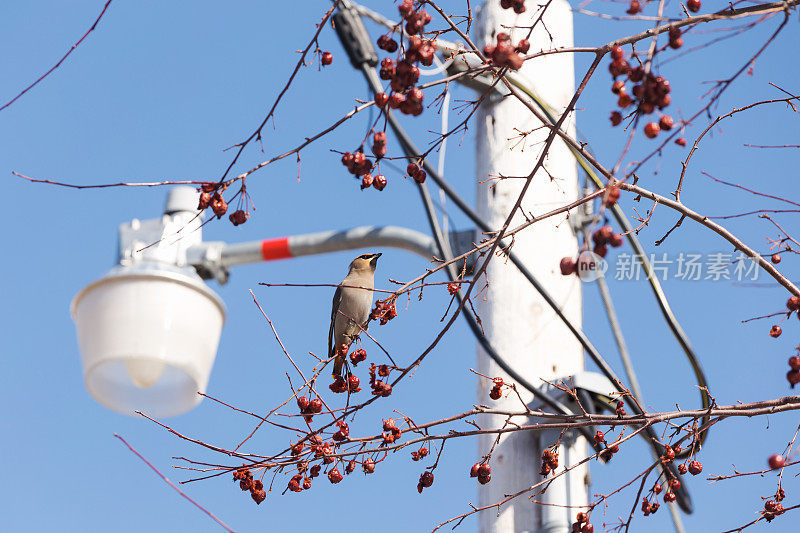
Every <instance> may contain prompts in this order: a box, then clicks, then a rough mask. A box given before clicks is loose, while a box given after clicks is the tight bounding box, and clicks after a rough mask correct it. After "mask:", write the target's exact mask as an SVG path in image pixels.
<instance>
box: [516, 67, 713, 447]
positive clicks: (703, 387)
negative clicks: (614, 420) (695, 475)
mask: <svg viewBox="0 0 800 533" xmlns="http://www.w3.org/2000/svg"><path fill="white" fill-rule="evenodd" d="M511 83H512V84H514V85H515V86H516V87H518V88H519V89H520V90H522V91H523V92H524V93H525V94H526V95H527V96H528V97H529V98H530V99H531V100H533V102H534V103H535V104H536V105H537V107H539V109H540V110H541V111H542V113H544V115H545V116H546V117H547V118H548V120H550V121H551V122H553V123H555V118H554V116H553V113H552V110H551V109H550V108H549V107H548V106H547V104H546V103H545V102H544V101H543V100H542V99H541V98H539V97H538V96H537V95H536V94H535V93H534V92H533V91H531V90H530V89H528V88H527V87H525V86H524V85H522V84H521V83H519V82H518V81H512V82H511ZM567 147H568V148H569V149H570V151H571V152H572V154H573V156H574V157H575V159H576V160H577V161H578V164H579V165H580V166H581V168H582V169H583V170H584V172H586V175H587V176H588V177H589V179H590V180H591V181H592V183H594V185H595V187H597V188H602V187H604V186H605V185H604V184H603V182H602V181H601V180H600V177H599V176H598V175H597V173H596V172H595V171H594V169H593V168H592V167H591V165H589V162H588V161H586V160H585V159H584V158H583V155H582V154H581V153H580V152H578V151H577V150H575V148H574V147H572V146H571V145H567ZM611 213H612V214H613V215H614V218H615V219H616V221H617V223H618V224H619V226H620V228H621V229H622V230H623V232H624V233H625V237H626V239H627V240H628V243H629V244H630V245H631V247H632V248H633V251H634V253H635V254H636V256H637V257H638V258H639V261H640V262H641V264H642V267H643V269H644V271H645V274H646V275H647V281H648V283H649V284H650V288H651V290H652V291H653V294H654V295H655V297H656V301H657V302H658V306H659V308H660V309H661V313H662V315H663V316H664V320H665V321H666V322H667V325H668V326H669V328H670V330H671V331H672V334H673V335H674V337H675V339H676V340H677V341H678V344H679V345H680V346H681V349H682V350H683V353H684V354H685V355H686V358H687V359H688V360H689V364H690V365H691V366H692V371H693V372H694V375H695V379H696V380H697V385H698V387H699V389H700V399H701V402H702V405H703V409H709V408H710V407H711V397H710V395H709V393H708V381H707V380H706V376H705V372H704V371H703V367H702V365H701V364H700V360H699V359H698V357H697V354H696V353H695V351H694V348H692V345H691V343H690V342H689V338H688V337H687V336H686V333H685V332H684V331H683V328H682V327H681V325H680V324H679V323H678V319H677V318H675V314H674V313H673V312H672V308H671V307H670V305H669V301H668V300H667V296H666V294H664V289H663V288H662V287H661V283H660V282H659V281H658V276H657V275H655V272H654V271H653V265H652V264H651V263H650V260H649V258H648V257H647V254H646V253H645V250H644V247H643V246H642V243H641V241H639V238H638V237H637V236H636V234H635V232H634V231H633V226H631V223H630V222H629V221H628V217H626V216H625V213H624V212H623V211H622V208H621V207H619V205H617V204H615V205H614V206H613V207H611ZM708 420H709V418H708V416H705V417H703V421H704V423H706V422H708ZM707 434H708V432H707V431H705V432H703V433H701V434H700V437H699V441H700V445H702V444H704V443H705V441H706V438H707V436H708V435H707ZM689 452H690V450H686V452H683V453H681V454H678V455H676V457H679V458H680V457H686V454H688V453H689Z"/></svg>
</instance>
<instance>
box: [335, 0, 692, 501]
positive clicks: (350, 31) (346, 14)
mask: <svg viewBox="0 0 800 533" xmlns="http://www.w3.org/2000/svg"><path fill="white" fill-rule="evenodd" d="M340 15H341V16H340ZM333 19H334V24H335V28H336V32H337V34H338V36H339V38H340V40H341V41H342V45H343V46H344V48H345V50H346V51H347V53H348V56H349V57H350V62H351V63H352V64H353V66H355V67H356V68H357V69H359V70H361V71H362V73H363V74H364V76H365V77H366V78H367V81H368V82H369V83H370V85H371V86H372V88H373V91H374V92H376V93H377V92H382V90H383V87H381V85H380V83H379V82H378V81H377V73H376V72H375V70H374V66H375V65H376V64H377V54H376V53H375V51H374V48H373V47H372V42H371V41H370V40H369V36H368V34H367V32H366V28H364V25H363V23H362V21H361V19H360V17H359V16H358V14H357V13H356V12H355V10H353V9H352V8H350V6H349V3H345V4H344V5H340V9H339V11H338V12H337V13H336V14H335V15H334V17H333ZM351 39H353V40H358V42H353V41H351ZM386 115H387V119H388V122H389V125H390V126H391V128H392V130H393V132H394V133H395V135H396V136H397V137H398V140H399V141H400V144H401V146H402V147H403V150H404V151H405V152H406V156H407V157H408V158H414V159H418V158H419V156H420V152H419V150H418V149H417V148H416V146H415V145H414V144H413V142H412V141H411V139H410V138H409V137H408V135H407V134H406V133H405V131H404V130H403V128H402V127H401V126H400V125H399V123H398V122H397V120H396V119H395V118H394V116H393V115H392V114H391V113H388V112H387V113H386ZM422 167H423V168H424V169H425V171H426V172H427V174H428V176H429V177H430V178H431V179H432V180H433V181H434V183H436V185H437V186H439V187H440V188H441V189H442V190H443V191H444V192H445V194H446V195H447V196H448V197H449V198H450V199H451V200H452V201H453V203H455V204H456V205H457V206H458V207H459V209H461V210H462V212H464V214H465V215H467V217H468V218H470V220H472V221H473V222H474V223H475V224H476V225H477V226H478V227H479V228H480V229H481V231H483V232H484V233H491V231H492V230H491V228H490V227H489V225H488V224H487V223H486V222H485V221H484V220H483V219H482V218H481V217H480V216H478V214H477V213H476V212H475V211H473V209H472V208H471V207H470V206H469V205H467V203H466V202H465V201H464V200H463V199H462V198H461V197H460V196H459V195H458V193H456V192H455V191H454V190H453V189H452V188H451V187H450V185H449V184H448V183H447V182H446V181H444V179H442V177H441V176H439V175H438V172H437V171H436V169H434V168H433V166H432V165H431V164H430V163H428V162H427V161H425V160H423V161H422ZM428 198H429V197H428ZM423 199H424V196H423ZM423 203H425V202H423ZM430 220H431V215H429V221H430ZM436 227H438V222H437V223H436ZM435 238H436V239H437V246H439V247H440V249H441V238H440V236H438V235H435ZM498 249H500V250H502V248H498ZM502 252H503V253H504V254H505V255H506V256H507V257H508V258H509V260H510V261H511V262H512V263H513V264H514V265H515V266H516V267H517V269H518V270H519V271H520V273H521V274H522V275H523V276H524V277H525V278H526V279H527V280H528V282H529V283H530V284H531V285H533V287H534V288H535V289H536V291H537V292H538V293H539V294H540V295H541V296H542V298H543V299H544V300H545V302H546V303H547V304H548V305H549V306H550V307H551V309H552V310H553V311H554V312H555V313H556V315H557V316H558V317H559V319H561V321H562V322H563V323H564V324H565V325H566V326H567V328H568V329H569V330H570V332H571V333H572V335H573V336H574V337H575V338H576V339H577V340H578V342H579V343H580V344H581V345H582V346H583V348H584V350H585V351H586V353H587V354H588V355H589V357H590V358H591V359H592V361H594V363H595V364H596V365H597V366H598V368H599V369H600V371H601V372H602V373H603V374H604V375H605V376H606V377H607V378H608V379H609V380H610V381H611V382H612V384H613V385H614V386H615V387H616V388H617V390H618V392H620V393H622V392H624V390H623V387H622V386H621V383H622V382H621V381H620V380H619V378H618V377H617V376H616V374H615V373H614V371H613V369H612V368H611V367H610V366H609V365H608V363H607V362H606V361H605V359H603V357H602V355H600V353H599V352H598V351H597V349H596V348H595V347H594V345H592V343H591V342H590V341H589V339H588V337H586V335H585V334H584V333H583V331H582V330H581V329H580V328H578V327H577V326H576V325H575V324H574V323H573V322H572V321H571V320H569V318H568V317H567V316H566V315H564V313H563V311H562V310H561V308H560V306H559V305H558V303H557V302H556V301H555V300H554V299H553V298H552V296H551V295H550V294H549V293H548V292H547V290H546V289H545V288H544V287H543V286H542V285H541V284H540V283H539V281H538V280H537V279H536V278H535V277H534V276H533V273H532V272H530V271H529V270H528V269H527V267H526V266H525V265H524V264H523V263H522V262H521V261H520V260H519V258H518V257H517V256H516V254H514V252H512V251H510V250H502ZM448 275H449V268H448ZM465 311H466V308H465ZM466 316H467V314H466V313H465V317H466ZM468 322H469V319H468ZM473 331H474V330H473ZM478 331H479V330H478ZM482 337H483V335H477V338H478V340H479V342H481V338H482ZM485 342H486V343H487V344H488V340H486V341H485ZM481 345H482V346H483V345H484V343H483V342H481ZM487 353H488V354H489V355H490V357H492V358H493V359H495V356H496V357H497V358H499V360H498V359H495V362H497V363H498V365H499V366H501V368H503V369H504V370H506V367H508V365H505V367H504V365H503V364H501V363H500V361H502V358H500V356H499V354H498V353H497V352H496V351H494V350H492V351H491V352H489V351H487ZM508 368H509V369H510V367H508ZM506 371H507V370H506ZM514 374H516V373H514ZM509 375H511V374H509ZM516 375H517V376H519V375H518V374H516ZM512 377H513V376H512ZM515 379H517V378H515ZM523 381H524V382H525V383H527V385H524V386H525V388H526V389H529V390H530V391H531V392H532V393H533V394H535V395H536V396H537V397H540V395H541V394H542V393H541V392H540V391H538V389H537V388H536V387H534V386H531V384H530V383H528V382H527V380H523ZM520 384H521V385H522V382H521V383H520ZM548 400H549V401H550V402H554V400H552V399H551V398H548ZM626 402H627V405H628V406H629V408H630V409H631V411H633V412H634V413H635V414H637V415H642V414H644V413H643V412H642V411H641V409H640V408H639V406H638V405H637V404H636V402H635V401H633V400H632V399H630V398H627V397H626ZM548 404H549V403H548ZM549 405H551V406H552V404H549ZM559 411H561V409H559ZM643 433H645V434H646V439H647V440H648V442H650V444H651V446H653V447H654V448H655V449H656V451H657V453H658V454H659V455H661V453H662V452H663V447H662V446H661V444H660V442H659V439H658V435H657V434H656V432H655V430H654V429H653V428H652V427H649V426H648V427H646V428H645V429H644V431H643ZM587 440H588V441H589V442H590V443H592V442H593V439H591V438H588V439H587ZM670 466H671V468H670V469H672V468H674V465H670ZM676 492H677V493H676V496H678V498H677V502H678V505H679V506H680V507H681V509H682V510H683V511H684V512H686V513H687V514H690V513H692V512H693V505H692V501H691V496H690V495H689V493H688V491H686V490H685V487H683V486H681V488H680V489H679V490H678V491H676Z"/></svg>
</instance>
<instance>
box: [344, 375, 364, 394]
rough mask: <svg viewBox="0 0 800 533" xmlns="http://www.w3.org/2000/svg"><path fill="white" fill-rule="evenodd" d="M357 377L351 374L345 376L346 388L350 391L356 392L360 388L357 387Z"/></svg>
mask: <svg viewBox="0 0 800 533" xmlns="http://www.w3.org/2000/svg"><path fill="white" fill-rule="evenodd" d="M358 385H359V379H358V376H356V375H353V374H351V375H350V377H349V378H347V388H348V390H349V391H350V392H358V391H360V390H361V388H359V386H358Z"/></svg>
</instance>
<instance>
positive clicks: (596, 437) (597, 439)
mask: <svg viewBox="0 0 800 533" xmlns="http://www.w3.org/2000/svg"><path fill="white" fill-rule="evenodd" d="M605 441H606V436H605V435H604V434H603V432H602V431H598V432H597V433H595V434H594V442H595V444H598V445H599V444H600V443H601V442H605Z"/></svg>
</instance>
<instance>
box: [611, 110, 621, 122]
mask: <svg viewBox="0 0 800 533" xmlns="http://www.w3.org/2000/svg"><path fill="white" fill-rule="evenodd" d="M620 122H622V113H620V112H619V111H612V112H611V125H612V126H619V124H620Z"/></svg>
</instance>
